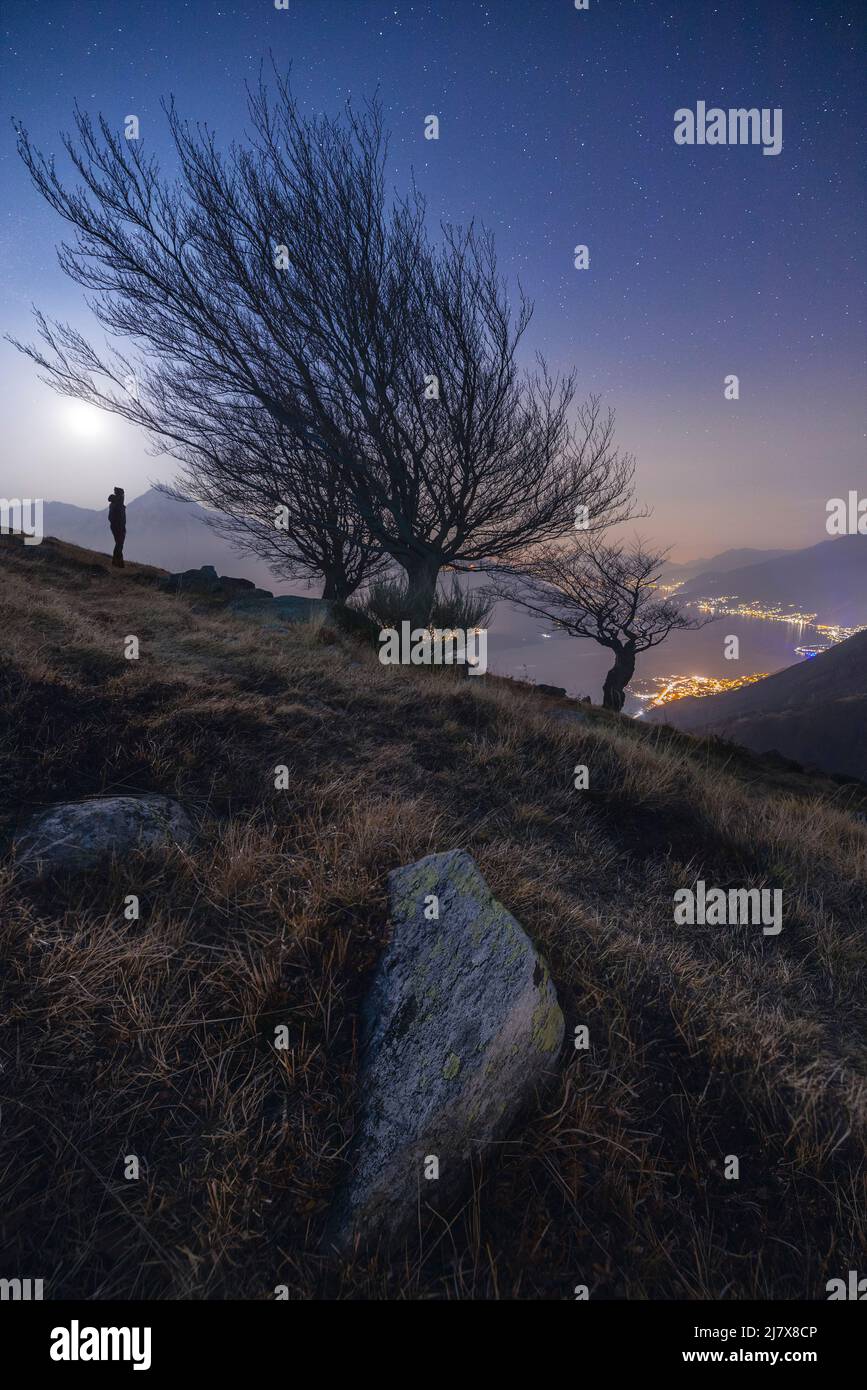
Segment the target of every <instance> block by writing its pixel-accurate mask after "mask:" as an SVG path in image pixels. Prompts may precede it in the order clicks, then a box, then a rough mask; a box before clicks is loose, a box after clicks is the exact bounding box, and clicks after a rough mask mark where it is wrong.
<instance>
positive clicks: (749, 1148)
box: [0, 540, 867, 1299]
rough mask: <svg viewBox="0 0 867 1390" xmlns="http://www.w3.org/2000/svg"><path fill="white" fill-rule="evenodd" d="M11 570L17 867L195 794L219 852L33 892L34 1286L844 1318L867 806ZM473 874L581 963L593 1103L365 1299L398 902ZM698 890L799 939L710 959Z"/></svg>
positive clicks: (1, 1150)
mask: <svg viewBox="0 0 867 1390" xmlns="http://www.w3.org/2000/svg"><path fill="white" fill-rule="evenodd" d="M0 573H2V599H0V623H2V634H3V659H2V665H0V806H2V811H0V832H2V834H3V836H4V839H5V843H6V845H7V848H8V844H9V842H10V840H11V837H12V835H13V833H14V830H15V828H16V826H17V825H18V824H20V823H21V822H22V821H23V820H24V819H25V817H26V816H27V815H28V814H29V813H30V812H32V811H33V810H34V809H37V808H38V807H39V806H41V805H44V804H46V803H50V802H53V801H57V800H61V799H73V798H78V797H86V796H93V795H101V794H105V793H108V792H145V791H159V792H164V793H167V794H169V795H176V796H178V797H180V798H181V799H182V800H183V801H184V802H185V803H186V804H187V805H189V806H190V807H192V808H193V810H194V811H195V813H196V814H197V816H198V817H199V820H200V822H201V832H202V833H201V843H200V845H199V846H198V848H197V850H196V852H195V853H194V854H190V855H183V854H181V853H180V852H178V853H175V854H174V855H173V856H171V857H170V858H169V859H167V860H166V859H162V860H159V859H149V858H147V857H145V856H141V857H138V858H135V859H134V860H133V861H132V862H130V863H126V864H124V865H123V866H115V867H114V868H113V869H111V870H110V871H109V872H107V873H106V875H105V877H104V879H102V880H100V881H96V880H94V879H93V878H92V877H91V878H89V879H87V880H84V881H83V880H81V879H74V878H71V879H68V880H65V881H63V882H60V883H56V884H53V885H51V886H50V887H45V888H42V889H40V890H39V891H36V890H31V891H27V890H25V889H24V888H23V886H22V885H21V884H19V883H16V880H15V878H14V858H13V856H12V855H11V853H7V855H6V857H5V859H3V860H0V923H2V927H0V930H2V936H3V942H2V952H3V962H4V971H3V976H4V1001H3V1009H2V1025H0V1062H2V1068H3V1069H2V1071H0V1104H2V1125H0V1187H2V1192H3V1198H2V1214H0V1248H2V1249H3V1250H4V1251H5V1252H7V1253H6V1254H5V1255H4V1257H3V1260H2V1268H0V1274H2V1275H5V1276H8V1277H12V1276H14V1275H16V1274H17V1275H19V1276H22V1277H27V1276H29V1277H35V1278H39V1277H43V1278H45V1279H46V1280H47V1290H46V1292H47V1294H48V1295H49V1296H50V1297H53V1298H58V1297H86V1298H119V1297H146V1298H187V1297H189V1298H251V1299H256V1298H270V1297H273V1290H274V1288H275V1286H277V1285H287V1286H288V1288H289V1291H290V1296H291V1297H294V1298H313V1297H320V1298H322V1297H325V1298H332V1297H349V1298H352V1297H356V1298H361V1297H367V1298H450V1297H451V1298H482V1299H485V1298H540V1297H541V1298H554V1299H562V1298H570V1297H571V1296H572V1289H573V1288H574V1285H575V1284H576V1283H586V1284H588V1285H589V1287H590V1291H591V1295H592V1296H594V1297H621V1298H623V1297H625V1298H681V1299H683V1298H702V1297H709V1298H748V1297H757V1298H765V1297H780V1298H798V1297H807V1298H824V1296H825V1293H824V1285H825V1282H826V1280H827V1279H829V1278H831V1277H836V1276H839V1275H841V1274H842V1275H844V1276H845V1273H846V1271H847V1270H848V1269H850V1268H853V1269H858V1268H859V1267H862V1268H863V1263H864V1258H865V1225H864V1215H863V1213H864V1209H865V1206H864V1196H865V1193H864V1169H863V1152H864V1137H865V1114H867V1096H865V1073H867V1049H865V1033H864V998H865V964H867V946H865V932H864V924H865V920H867V912H865V908H867V830H865V828H864V826H863V825H859V824H858V823H857V822H856V821H855V819H854V817H853V815H852V814H851V812H852V811H853V810H854V809H858V808H864V807H865V806H867V795H865V791H864V789H863V788H861V787H859V786H857V785H849V786H847V785H844V784H842V783H840V782H835V781H833V780H830V779H828V780H825V779H820V778H812V777H807V776H805V775H802V774H800V773H799V772H798V770H797V769H794V768H792V767H790V766H789V767H787V766H783V765H780V764H779V763H775V762H773V761H767V760H762V759H760V758H756V757H753V756H751V755H748V754H745V753H741V752H739V751H737V750H734V749H732V748H730V747H727V746H726V745H724V744H720V743H718V742H715V741H712V742H698V741H694V740H691V739H689V738H688V737H685V736H681V735H676V734H673V733H672V732H671V731H669V730H665V729H660V728H651V727H649V726H648V727H647V728H641V727H640V726H636V725H635V724H633V723H631V722H630V721H627V720H623V719H620V718H617V717H606V716H604V715H602V714H601V713H595V714H594V716H593V717H592V718H591V719H590V720H589V721H588V722H585V723H580V724H579V723H575V724H574V725H570V724H568V723H563V722H557V721H556V720H555V719H553V718H551V715H552V714H556V712H557V710H558V708H559V706H558V703H557V702H556V701H549V700H544V699H542V698H541V697H538V696H534V695H533V694H532V693H528V692H526V691H521V690H520V689H517V688H515V687H512V686H510V684H509V683H508V682H498V681H494V680H486V681H475V680H463V681H461V680H456V679H454V677H453V673H451V672H443V671H439V672H424V671H421V672H419V671H415V670H403V669H400V668H393V667H392V668H383V667H381V666H379V665H378V663H377V662H376V661H375V659H374V657H373V654H372V653H371V652H369V651H367V650H365V649H364V648H362V647H360V646H358V645H356V644H354V643H353V642H351V641H350V640H348V639H345V638H342V637H337V635H336V634H335V633H334V632H332V631H331V630H329V629H328V628H320V629H314V628H296V629H291V630H289V631H287V632H286V633H285V634H263V633H261V632H259V631H257V630H256V629H255V628H254V627H253V626H252V625H251V624H250V623H249V622H245V621H242V620H241V619H238V618H230V617H227V616H226V615H224V614H222V613H219V612H215V611H213V610H212V609H210V608H208V607H207V606H205V605H202V606H201V611H196V607H195V605H194V606H193V607H191V606H190V604H189V602H188V601H187V600H179V599H175V598H171V597H168V596H166V595H163V594H161V593H158V592H157V591H156V589H155V587H154V576H155V573H156V572H154V571H149V570H147V569H145V568H144V567H141V566H135V565H132V566H129V567H128V569H127V570H125V571H124V572H123V573H122V574H119V573H117V572H112V571H111V569H110V567H109V566H108V564H107V561H106V558H105V557H102V556H97V555H92V554H90V553H88V552H83V551H77V550H76V549H75V548H74V547H71V546H61V545H59V544H56V543H52V542H46V543H45V544H44V545H43V546H41V547H34V548H31V549H30V550H29V551H27V550H25V548H24V547H22V546H21V545H19V544H17V543H15V542H12V541H6V540H2V541H0ZM130 633H132V634H135V635H137V636H138V637H139V639H140V642H141V658H140V660H139V661H138V662H130V661H125V660H124V659H123V656H122V650H123V639H124V637H125V636H126V635H127V634H130ZM282 763H285V764H286V765H287V766H288V767H289V769H290V774H291V775H290V787H289V789H288V790H286V791H275V790H274V785H273V769H274V767H275V766H276V765H277V764H282ZM576 763H585V764H587V766H588V767H589V769H590V791H589V792H585V793H579V792H576V791H575V790H574V789H573V783H572V771H573V768H574V766H575V764H576ZM458 845H462V846H465V847H467V848H468V849H469V850H470V851H471V852H472V853H473V854H474V855H475V857H476V858H477V860H478V862H479V864H480V866H481V868H482V870H483V872H484V873H485V875H486V877H487V879H488V881H489V883H490V884H491V887H492V888H493V890H494V892H495V893H496V895H497V896H498V897H499V898H500V899H501V900H502V901H503V902H505V903H506V904H507V906H508V907H509V908H511V910H512V911H514V912H515V914H516V915H517V917H518V918H519V920H520V921H521V922H522V923H523V924H524V926H525V927H526V929H527V930H528V932H529V933H530V934H531V935H532V936H533V937H534V939H535V940H536V941H537V942H538V943H539V944H540V945H541V947H542V949H543V950H544V951H545V953H546V954H547V956H548V959H549V961H550V964H551V969H552V974H553V976H554V979H555V981H556V983H557V987H558V991H559V995H560V1000H561V1003H562V1005H563V1008H564V1012H565V1013H566V1018H567V1045H566V1048H565V1049H564V1053H563V1056H562V1059H561V1065H560V1071H559V1076H558V1081H557V1084H556V1087H555V1088H554V1089H553V1090H552V1092H551V1093H550V1094H547V1095H545V1096H540V1097H539V1098H538V1103H537V1105H536V1106H535V1108H534V1109H533V1110H532V1112H531V1113H529V1114H528V1115H527V1116H526V1119H525V1122H524V1124H523V1125H522V1127H521V1129H520V1131H519V1132H518V1133H516V1134H515V1135H514V1136H512V1138H511V1139H510V1140H509V1141H508V1142H507V1143H505V1144H503V1145H502V1146H501V1147H500V1149H499V1151H498V1152H496V1153H493V1152H492V1153H488V1154H485V1155H484V1156H483V1157H482V1158H481V1159H480V1160H479V1163H478V1164H477V1167H476V1170H475V1172H474V1175H473V1177H474V1182H473V1187H472V1192H471V1196H470V1197H469V1199H468V1200H467V1203H466V1205H465V1206H464V1207H463V1209H462V1210H460V1211H459V1212H457V1213H456V1214H455V1218H454V1220H453V1222H452V1223H451V1224H450V1225H449V1226H448V1227H442V1226H441V1225H439V1224H431V1223H430V1222H426V1221H425V1220H424V1219H423V1220H422V1223H421V1227H422V1229H421V1244H420V1246H419V1247H418V1248H413V1249H411V1250H407V1251H406V1252H399V1251H398V1252H391V1254H390V1255H389V1254H386V1253H385V1252H378V1253H373V1254H367V1255H359V1256H358V1257H357V1258H356V1259H355V1260H354V1261H349V1262H340V1261H337V1260H335V1259H333V1258H330V1257H329V1256H327V1255H326V1254H324V1253H323V1252H322V1250H321V1248H320V1246H319V1244H318V1242H319V1236H320V1232H321V1229H322V1224H323V1217H324V1214H325V1212H326V1211H327V1209H328V1205H329V1203H330V1201H331V1199H332V1196H333V1194H334V1191H335V1188H336V1186H337V1184H338V1183H339V1182H340V1180H341V1177H342V1175H343V1172H344V1164H345V1153H346V1146H347V1143H348V1141H349V1139H350V1137H351V1134H352V1129H353V1123H354V1113H355V1105H356V1095H355V1088H354V1080H355V1075H356V1063H357V1044H356V1019H357V1012H358V1006H359V1001H360V999H361V997H362V994H363V991H364V987H365V983H366V980H367V978H368V976H369V973H370V971H371V969H372V967H373V965H374V963H375V961H376V958H377V955H378V953H379V951H380V950H381V947H382V944H383V942H384V940H385V937H386V934H387V916H386V897H385V882H386V875H387V872H388V870H389V869H390V868H393V867H394V866H396V865H397V864H400V863H405V862H408V861H410V860H412V859H413V858H416V857H418V856H420V855H422V854H425V853H429V852H431V851H432V850H444V849H449V848H452V847H455V846H458ZM698 877H702V878H704V879H705V880H706V882H708V883H709V884H710V883H713V884H715V885H720V886H723V887H727V886H751V885H755V886H762V885H764V886H769V887H781V888H783V890H784V895H785V905H786V919H785V926H784V929H783V932H782V934H781V935H780V936H779V937H777V938H765V937H763V936H762V934H761V931H760V930H758V929H756V928H752V927H745V928H736V927H726V928H704V929H701V928H685V927H675V926H674V925H673V922H672V894H673V892H674V890H675V889H676V888H678V887H683V886H688V885H690V884H691V883H692V882H693V880H694V879H696V878H698ZM128 893H136V894H137V895H138V896H139V898H140V901H141V917H140V920H139V921H137V922H128V921H126V920H125V918H124V915H123V902H124V898H125V896H126V895H127V894H128ZM278 1023H282V1024H286V1025H287V1026H288V1029H289V1035H290V1048H289V1050H288V1051H285V1052H281V1051H278V1050H276V1049H275V1048H274V1047H273V1045H272V1040H273V1036H274V1034H273V1029H274V1027H275V1025H276V1024H278ZM579 1023H582V1024H587V1025H588V1026H589V1028H590V1036H591V1047H590V1050H589V1051H588V1052H577V1051H575V1050H574V1049H571V1048H570V1047H569V1038H570V1037H571V1036H572V1033H573V1030H574V1027H575V1025H576V1024H579ZM129 1154H135V1155H136V1156H138V1157H139V1159H140V1161H141V1176H140V1178H139V1179H138V1180H137V1181H128V1180H126V1179H125V1177H124V1161H125V1156H126V1155H129ZM727 1154H736V1155H738V1156H739V1158H740V1171H741V1177H740V1180H739V1181H737V1182H734V1181H727V1180H726V1179H725V1178H724V1177H723V1166H724V1160H725V1156H726V1155H727Z"/></svg>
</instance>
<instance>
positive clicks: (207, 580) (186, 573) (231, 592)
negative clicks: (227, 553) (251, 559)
mask: <svg viewBox="0 0 867 1390" xmlns="http://www.w3.org/2000/svg"><path fill="white" fill-rule="evenodd" d="M157 588H159V589H162V591H163V592H164V593H167V594H207V595H209V596H210V597H212V598H217V599H226V600H229V599H238V598H242V597H253V596H255V597H256V598H258V599H259V600H260V601H261V600H265V599H271V598H273V594H272V593H271V591H270V590H269V589H257V588H256V585H255V584H254V583H253V581H252V580H250V579H233V578H232V577H231V576H230V575H227V574H224V575H219V574H217V571H216V570H215V569H214V566H213V565H202V566H201V567H200V568H199V569H196V570H182V571H181V572H180V573H178V574H168V575H166V577H165V579H161V580H160V581H159V584H158V585H157Z"/></svg>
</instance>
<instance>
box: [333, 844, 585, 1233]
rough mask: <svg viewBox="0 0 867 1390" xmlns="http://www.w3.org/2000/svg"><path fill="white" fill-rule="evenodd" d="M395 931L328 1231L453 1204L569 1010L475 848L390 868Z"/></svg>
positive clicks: (381, 1225)
mask: <svg viewBox="0 0 867 1390" xmlns="http://www.w3.org/2000/svg"><path fill="white" fill-rule="evenodd" d="M389 892H390V900H391V916H392V921H393V931H392V935H391V939H390V941H389V944H388V946H387V948H386V950H385V952H384V954H383V956H382V958H381V960H380V962H379V966H378V968H377V970H376V974H375V977H374V980H373V982H372V984H371V987H370V991H369V993H368V996H367V998H366V1000H365V1004H364V1008H363V1028H364V1034H363V1053H362V1063H361V1075H360V1078H359V1095H360V1096H361V1098H362V1100H361V1105H362V1109H361V1114H360V1117H359V1126H358V1132H357V1137H356V1140H355V1144H354V1150H353V1155H352V1164H353V1170H352V1176H351V1179H350V1181H349V1183H348V1185H347V1187H346V1189H345V1190H344V1192H343V1194H342V1195H341V1197H340V1198H339V1200H338V1202H337V1204H336V1209H335V1213H334V1216H333V1218H332V1222H331V1226H330V1230H329V1240H330V1243H331V1244H332V1245H333V1246H334V1247H336V1248H337V1249H346V1248H347V1247H349V1246H350V1245H351V1244H352V1243H353V1241H354V1240H355V1238H356V1237H360V1238H362V1239H365V1240H370V1239H379V1238H382V1239H384V1240H385V1241H388V1240H393V1239H395V1238H396V1237H399V1236H401V1235H403V1234H405V1233H406V1232H408V1231H409V1230H410V1228H412V1227H414V1226H415V1224H416V1222H417V1217H418V1209H419V1205H421V1206H422V1208H424V1207H427V1206H430V1207H434V1208H436V1209H437V1210H438V1211H442V1212H443V1213H444V1214H446V1213H448V1211H449V1210H450V1209H451V1208H452V1207H453V1205H454V1202H455V1200H456V1198H458V1197H459V1196H460V1193H461V1190H462V1189H463V1187H464V1185H465V1182H466V1179H467V1177H468V1171H469V1169H468V1159H469V1158H470V1156H471V1155H472V1153H473V1151H475V1150H479V1149H485V1148H489V1147H490V1146H491V1144H492V1143H493V1142H494V1141H496V1140H497V1139H500V1138H502V1136H503V1135H505V1134H506V1133H507V1131H508V1129H509V1127H510V1125H511V1123H512V1121H513V1120H514V1119H515V1117H516V1116H517V1114H518V1113H519V1111H520V1110H521V1109H522V1108H523V1107H524V1106H525V1105H526V1104H527V1103H528V1101H529V1100H530V1099H531V1098H532V1097H533V1095H534V1092H535V1090H536V1088H537V1087H538V1085H539V1084H540V1083H541V1082H542V1081H543V1080H544V1079H545V1077H546V1076H547V1075H548V1074H549V1073H550V1072H551V1070H552V1068H553V1065H554V1063H555V1062H556V1058H557V1054H558V1052H559V1050H560V1046H561V1043H562V1039H563V1026H564V1025H563V1015H562V1013H561V1012H560V1008H559V1006H558V1004H557V996H556V993H555V990H554V986H553V984H552V982H551V979H550V977H549V975H548V970H547V967H546V965H545V963H544V961H543V960H542V959H541V957H540V956H539V955H537V953H536V951H535V950H534V948H533V945H532V943H531V942H530V940H529V938H528V937H527V935H526V933H525V932H524V930H523V928H522V927H521V926H520V925H519V923H518V922H517V921H516V920H515V918H514V917H513V916H512V915H511V913H510V912H508V911H507V910H506V908H504V907H503V906H502V905H501V904H500V903H498V902H496V901H495V900H494V899H493V898H492V896H491V894H490V891H489V890H488V887H487V885H486V883H485V881H484V879H483V878H482V875H481V873H480V872H479V869H478V868H477V866H476V864H475V862H474V861H473V859H472V858H471V857H470V856H469V855H468V854H467V853H465V852H464V851H461V850H455V851H452V852H450V853H446V854H432V855H429V856H428V857H427V858H425V859H421V860H419V861H418V863H416V864H411V865H409V866H408V867H407V868H402V869H397V870H395V871H394V872H393V873H392V874H391V875H390V876H389Z"/></svg>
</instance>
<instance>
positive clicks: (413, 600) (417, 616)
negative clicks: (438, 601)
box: [403, 555, 440, 627]
mask: <svg viewBox="0 0 867 1390" xmlns="http://www.w3.org/2000/svg"><path fill="white" fill-rule="evenodd" d="M403 567H404V569H405V570H406V577H407V584H408V587H409V595H408V598H409V604H408V607H409V612H408V615H407V616H408V617H409V620H410V622H411V623H412V625H413V627H427V625H428V622H429V621H430V614H431V609H432V608H433V604H434V599H435V598H436V592H437V579H438V578H439V572H440V562H439V560H437V559H436V557H435V556H433V555H413V556H412V557H411V558H410V559H408V560H405V561H404V562H403Z"/></svg>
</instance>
